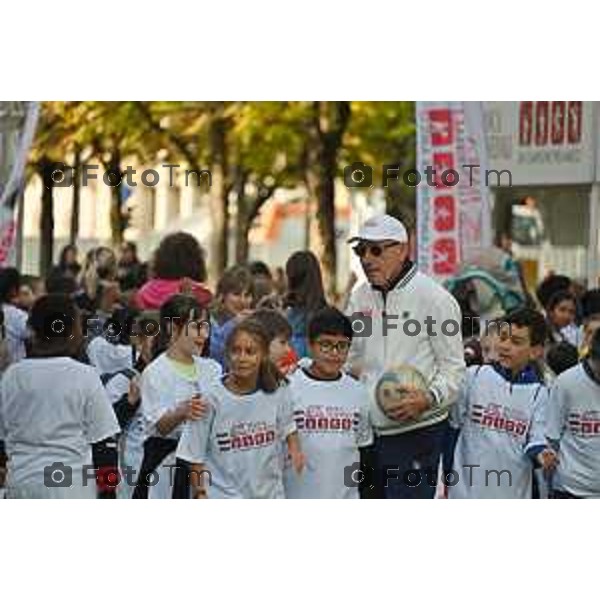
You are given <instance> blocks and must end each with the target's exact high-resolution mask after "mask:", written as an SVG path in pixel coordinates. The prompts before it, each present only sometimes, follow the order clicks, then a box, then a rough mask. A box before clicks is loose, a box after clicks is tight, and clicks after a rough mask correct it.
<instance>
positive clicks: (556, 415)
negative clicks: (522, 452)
mask: <svg viewBox="0 0 600 600" xmlns="http://www.w3.org/2000/svg"><path fill="white" fill-rule="evenodd" d="M546 434H547V436H548V438H549V439H550V440H553V441H555V442H558V444H559V450H558V466H557V468H556V472H555V474H554V477H553V481H552V485H553V488H555V489H558V490H562V491H565V492H569V493H571V494H574V495H575V496H580V497H583V498H600V385H599V384H598V383H596V382H595V381H594V380H593V379H592V378H591V377H590V375H588V374H587V373H586V371H585V368H584V366H583V364H579V365H577V366H575V367H573V368H571V369H568V370H567V371H565V372H564V373H561V374H560V375H559V376H558V377H557V378H556V379H555V380H554V385H553V387H552V390H551V393H550V402H549V404H548V420H547V430H546Z"/></svg>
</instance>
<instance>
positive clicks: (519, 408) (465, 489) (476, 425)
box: [448, 365, 548, 499]
mask: <svg viewBox="0 0 600 600" xmlns="http://www.w3.org/2000/svg"><path fill="white" fill-rule="evenodd" d="M547 404H548V390H547V389H546V387H545V386H544V385H543V384H540V383H510V382H509V381H507V380H506V379H505V378H504V377H502V375H500V374H499V373H498V372H497V371H496V370H495V369H494V368H493V367H492V366H489V365H484V366H481V367H478V366H473V367H470V368H469V369H468V371H467V378H466V381H465V384H464V387H463V389H462V390H461V392H460V393H459V398H458V402H457V403H456V406H455V407H454V410H453V414H452V420H453V425H454V426H456V427H457V428H460V433H459V436H458V440H457V442H456V448H455V451H454V464H453V470H454V471H456V473H457V474H458V481H455V480H454V479H453V480H452V481H449V482H448V483H449V484H450V483H451V484H452V485H448V498H452V499H454V498H482V499H483V498H507V499H510V498H517V499H527V498H531V497H532V484H533V467H534V463H533V461H532V460H531V458H529V457H528V456H527V455H526V452H527V451H528V450H529V449H532V448H535V447H537V446H539V447H541V448H542V447H545V446H546V438H545V416H546V415H545V410H546V406H547Z"/></svg>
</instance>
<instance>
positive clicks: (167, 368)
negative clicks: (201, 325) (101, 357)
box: [136, 352, 221, 499]
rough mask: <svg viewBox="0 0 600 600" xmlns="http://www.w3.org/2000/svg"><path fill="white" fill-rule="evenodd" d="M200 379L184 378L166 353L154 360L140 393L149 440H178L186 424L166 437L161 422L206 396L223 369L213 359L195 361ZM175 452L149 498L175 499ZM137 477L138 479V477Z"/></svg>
mask: <svg viewBox="0 0 600 600" xmlns="http://www.w3.org/2000/svg"><path fill="white" fill-rule="evenodd" d="M194 362H195V363H196V368H197V375H198V378H197V379H196V380H195V381H191V380H189V379H187V378H186V377H184V376H182V374H181V373H180V372H178V371H177V370H176V369H175V367H174V366H173V362H172V360H171V359H170V358H169V357H168V356H167V354H166V352H165V353H163V354H161V355H160V356H158V357H157V358H156V359H154V360H153V361H152V362H151V363H150V364H149V365H148V366H147V367H146V368H145V369H144V372H143V373H142V377H141V381H140V391H141V396H142V404H141V407H140V408H141V417H142V422H143V429H144V433H145V436H146V437H151V436H152V437H165V438H168V439H173V440H178V439H179V438H180V437H181V432H182V430H183V424H181V425H178V426H177V427H175V428H174V429H173V430H172V431H170V432H169V433H168V434H167V435H166V436H161V435H160V433H159V432H158V430H157V429H156V424H157V423H158V421H159V420H160V418H161V417H162V416H163V415H164V414H165V413H166V412H167V411H170V410H173V409H174V408H176V406H177V405H178V404H179V403H180V402H183V401H184V400H189V399H190V398H191V397H192V396H193V395H194V394H201V395H204V394H205V391H206V390H207V389H208V388H210V387H211V386H212V385H213V383H214V382H215V381H218V380H219V378H220V377H221V366H220V365H219V363H218V362H216V361H215V360H212V359H211V358H202V357H194ZM174 466H175V452H172V453H171V454H169V456H167V457H166V458H165V459H164V460H163V461H162V463H161V467H159V468H158V469H157V475H158V481H157V482H156V483H155V485H152V486H151V487H150V489H149V494H148V496H149V498H151V499H154V498H157V499H158V498H171V493H172V482H173V478H174V473H175V470H174V469H173V467H174ZM137 475H138V474H137V473H136V477H137Z"/></svg>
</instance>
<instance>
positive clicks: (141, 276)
mask: <svg viewBox="0 0 600 600" xmlns="http://www.w3.org/2000/svg"><path fill="white" fill-rule="evenodd" d="M117 277H118V280H119V284H120V286H121V291H122V292H131V291H132V290H136V291H137V290H138V289H139V288H141V287H142V285H144V283H146V266H145V265H144V263H142V262H141V261H140V259H139V258H138V254H137V246H136V245H135V244H134V243H133V242H124V243H123V244H122V245H121V251H120V256H119V262H118V263H117Z"/></svg>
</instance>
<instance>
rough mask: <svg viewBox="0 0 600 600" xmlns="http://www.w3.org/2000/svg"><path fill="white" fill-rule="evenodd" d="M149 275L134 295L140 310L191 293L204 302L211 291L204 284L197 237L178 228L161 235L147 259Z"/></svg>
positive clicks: (209, 298) (204, 272) (210, 297)
mask: <svg viewBox="0 0 600 600" xmlns="http://www.w3.org/2000/svg"><path fill="white" fill-rule="evenodd" d="M151 271H152V276H151V278H150V279H149V280H148V281H147V282H146V283H145V284H144V285H143V286H142V287H141V288H140V290H139V291H138V292H137V293H136V294H135V305H136V306H137V307H138V308H140V309H146V310H158V309H160V307H161V306H162V305H163V304H164V303H165V302H166V301H167V300H168V299H169V298H170V297H171V296H173V295H175V294H179V293H182V292H185V293H189V294H191V295H193V296H194V297H195V298H196V299H197V300H198V302H199V303H200V304H201V305H203V306H204V305H208V304H209V303H210V302H211V300H212V293H211V292H210V290H209V289H208V288H207V287H205V285H204V282H205V281H206V263H205V258H204V249H203V248H202V246H201V245H200V244H199V242H198V240H197V239H196V238H195V237H194V236H193V235H190V234H189V233H184V232H182V231H180V232H178V233H172V234H170V235H167V236H166V237H164V238H163V240H162V241H161V243H160V245H159V246H158V248H157V250H156V252H155V253H154V257H153V260H152V261H151Z"/></svg>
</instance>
